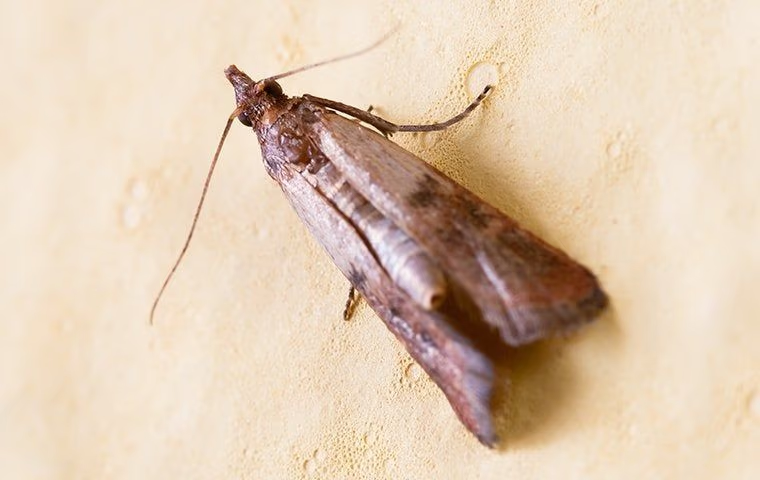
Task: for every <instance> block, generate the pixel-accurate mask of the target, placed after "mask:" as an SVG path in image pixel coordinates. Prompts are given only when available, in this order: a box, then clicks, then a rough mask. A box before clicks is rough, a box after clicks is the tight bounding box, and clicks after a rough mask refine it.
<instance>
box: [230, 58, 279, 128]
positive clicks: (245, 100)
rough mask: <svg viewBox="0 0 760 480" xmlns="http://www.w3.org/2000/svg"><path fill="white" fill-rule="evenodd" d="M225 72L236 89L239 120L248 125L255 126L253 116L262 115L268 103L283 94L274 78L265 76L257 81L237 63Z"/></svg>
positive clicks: (271, 102)
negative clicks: (239, 111)
mask: <svg viewBox="0 0 760 480" xmlns="http://www.w3.org/2000/svg"><path fill="white" fill-rule="evenodd" d="M224 74H225V76H226V77H227V80H229V81H230V83H231V84H232V87H233V88H234V89H235V101H236V102H237V105H238V107H240V108H241V113H240V115H238V120H240V123H242V124H243V125H245V126H247V127H251V126H253V121H252V118H251V117H255V116H258V115H260V114H261V112H262V111H263V110H264V109H265V108H266V107H267V106H268V105H271V104H273V103H274V102H275V100H276V99H277V98H278V97H281V96H282V87H280V84H279V83H277V82H276V81H274V80H272V79H269V78H265V79H263V80H260V81H258V82H256V81H254V80H253V79H252V78H251V77H249V76H248V75H246V74H245V73H243V72H242V71H240V70H239V69H238V68H237V67H236V66H235V65H230V66H229V67H227V69H226V70H225V71H224Z"/></svg>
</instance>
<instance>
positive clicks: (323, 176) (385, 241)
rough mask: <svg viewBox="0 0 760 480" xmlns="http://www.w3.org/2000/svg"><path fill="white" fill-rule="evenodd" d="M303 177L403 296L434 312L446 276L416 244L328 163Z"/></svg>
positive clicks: (444, 285)
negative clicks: (362, 242) (345, 221)
mask: <svg viewBox="0 0 760 480" xmlns="http://www.w3.org/2000/svg"><path fill="white" fill-rule="evenodd" d="M304 174H305V175H307V176H309V177H311V179H310V183H312V184H313V185H314V186H315V187H316V188H317V189H318V190H319V191H321V192H322V193H323V194H324V195H325V197H327V198H328V199H329V200H330V201H331V202H332V203H333V205H335V207H336V208H337V209H338V210H340V211H341V213H343V215H345V216H346V217H347V218H348V219H350V221H351V223H352V224H353V225H354V226H355V227H356V229H357V230H358V231H359V233H360V234H361V236H362V238H364V239H365V241H366V242H367V244H368V246H369V247H370V250H371V251H372V252H373V253H374V254H375V256H376V257H377V259H378V262H379V263H380V265H382V267H383V268H384V269H385V271H386V272H387V273H388V276H389V277H390V278H391V279H392V280H393V281H394V282H395V283H396V284H397V285H398V286H399V288H400V289H401V290H402V291H404V293H406V294H407V295H409V297H411V298H412V300H414V302H415V303H417V304H418V305H419V306H421V307H422V308H424V309H425V310H434V309H436V308H438V307H439V306H440V305H441V304H442V303H443V301H444V300H445V298H446V290H447V286H446V277H445V276H444V274H443V271H442V270H441V269H440V268H439V267H438V266H437V265H436V264H435V263H434V262H433V261H432V259H431V258H430V257H429V256H428V255H427V254H426V253H425V251H424V250H423V249H422V248H421V247H420V246H419V245H418V244H417V242H415V241H414V240H413V239H412V238H411V237H409V236H408V235H407V234H406V233H405V232H404V231H403V230H401V229H400V228H399V227H398V226H397V225H396V224H394V223H393V222H392V221H391V220H389V219H388V218H387V217H385V216H384V215H383V214H381V213H380V212H379V211H378V210H377V209H376V208H375V207H373V206H372V204H371V203H369V202H368V201H367V200H366V199H365V198H364V197H362V196H361V195H360V194H359V193H358V192H357V191H356V190H355V189H354V188H353V187H351V185H350V184H349V183H348V182H346V181H345V179H344V178H343V176H342V175H341V174H340V172H339V171H338V169H336V168H335V166H334V165H332V164H331V163H329V162H328V163H326V164H324V165H322V166H321V168H319V169H318V170H317V171H315V172H305V173H304Z"/></svg>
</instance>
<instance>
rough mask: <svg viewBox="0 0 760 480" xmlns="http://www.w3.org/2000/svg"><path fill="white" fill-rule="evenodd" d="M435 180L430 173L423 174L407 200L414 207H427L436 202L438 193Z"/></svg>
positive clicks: (438, 197) (438, 196)
mask: <svg viewBox="0 0 760 480" xmlns="http://www.w3.org/2000/svg"><path fill="white" fill-rule="evenodd" d="M437 186H438V184H437V182H436V181H435V179H434V178H433V177H431V176H430V175H423V177H422V179H421V180H420V181H418V182H417V185H416V187H417V188H416V189H415V190H414V192H412V193H411V194H410V195H409V197H408V201H409V204H410V205H411V206H412V207H414V208H429V207H432V206H433V205H435V204H436V203H438V201H439V200H440V193H439V192H438V190H437Z"/></svg>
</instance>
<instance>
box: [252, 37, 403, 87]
mask: <svg viewBox="0 0 760 480" xmlns="http://www.w3.org/2000/svg"><path fill="white" fill-rule="evenodd" d="M396 31H398V26H396V27H393V29H392V30H391V31H390V32H388V33H386V34H385V35H383V36H382V38H380V40H377V41H376V42H375V43H373V44H372V45H370V46H369V47H365V48H362V49H361V50H357V51H355V52H352V53H347V54H345V55H341V56H339V57H334V58H331V59H329V60H323V61H321V62H317V63H312V64H311V65H306V66H303V67H299V68H296V69H295V70H290V71H288V72H285V73H278V74H277V75H273V76H271V77H267V78H265V79H264V80H279V79H281V78H283V77H289V76H290V75H294V74H296V73H301V72H303V71H305V70H311V69H312V68H317V67H321V66H323V65H327V64H329V63H335V62H340V61H342V60H348V59H349V58H354V57H358V56H359V55H363V54H365V53H367V52H369V51H370V50H373V49H374V48H376V47H379V46H380V45H381V44H382V43H383V42H385V41H386V40H388V39H389V38H390V37H391V36H392V35H393V34H394V33H396ZM264 80H261V81H264Z"/></svg>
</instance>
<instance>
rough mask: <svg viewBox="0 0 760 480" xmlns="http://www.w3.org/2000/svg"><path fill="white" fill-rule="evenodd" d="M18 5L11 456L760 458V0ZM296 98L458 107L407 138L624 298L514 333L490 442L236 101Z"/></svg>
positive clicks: (378, 464) (339, 468) (423, 118)
mask: <svg viewBox="0 0 760 480" xmlns="http://www.w3.org/2000/svg"><path fill="white" fill-rule="evenodd" d="M219 3H220V2H211V1H200V2H181V1H171V2H156V1H151V2H146V1H135V2H115V1H97V2H96V1H78V2H77V1H73V2H54V1H38V2H33V3H22V2H9V1H5V2H3V3H2V5H1V6H0V45H2V47H0V48H2V50H3V55H2V62H3V63H2V75H0V95H2V98H1V99H0V100H1V101H0V105H1V106H2V113H0V122H2V124H1V125H0V145H1V146H2V149H1V151H2V156H1V157H0V221H1V222H2V223H1V225H2V235H0V265H2V272H3V274H2V275H1V276H0V305H2V307H3V313H2V316H0V469H2V471H0V476H1V477H2V478H5V479H53V478H56V479H58V478H93V479H94V478H98V479H101V478H118V479H122V478H140V479H144V478H157V479H158V478H161V479H166V478H204V479H206V478H246V479H247V478H251V479H254V478H255V479H259V478H306V477H308V478H330V479H340V478H373V479H375V478H392V479H399V478H410V479H412V478H413V479H420V478H443V479H446V478H482V479H503V478H520V479H531V478H536V479H552V478H578V479H609V478H704V479H714V478H758V477H757V475H760V459H759V458H760V457H758V456H757V454H758V451H759V448H758V447H760V434H759V433H758V432H759V431H760V371H759V370H758V366H759V365H760V348H758V344H759V343H758V342H760V318H758V315H759V313H760V294H759V291H758V286H759V285H760V221H759V220H760V219H759V218H758V216H759V214H760V210H759V208H760V193H758V191H759V189H760V158H758V154H759V153H760V108H759V107H760V25H759V24H760V3H758V2H756V1H754V0H744V1H741V0H736V1H732V2H691V1H676V2H662V1H651V0H650V1H640V2H615V1H605V0H598V1H592V0H589V1H585V0H581V1H573V2H562V1H556V2H550V1H542V0H533V1H530V0H525V1H510V2H486V1H479V2H469V1H452V2H423V1H418V2H397V3H388V2H385V3H377V2H355V1H349V0H343V1H340V0H336V1H322V2H309V1H290V2H252V1H237V2H225V3H226V4H225V5H223V6H220V5H219ZM397 24H398V25H400V27H401V28H400V30H399V31H398V33H397V34H396V35H395V36H393V37H392V38H391V39H390V40H389V41H388V42H387V43H386V44H385V45H383V46H382V47H381V48H379V49H377V50H376V51H374V52H372V53H369V54H367V55H365V56H363V57H361V58H359V59H355V60H352V61H350V62H345V63H341V64H336V65H332V66H330V67H326V68H323V69H320V70H315V71H312V72H308V73H304V74H303V75H300V76H297V77H294V78H290V79H287V80H286V81H283V86H284V88H285V89H286V91H288V92H291V93H292V94H300V93H304V92H308V93H313V94H316V95H320V96H324V97H329V98H333V99H336V100H341V101H344V102H346V103H350V104H353V105H357V106H360V107H364V106H367V105H369V104H372V105H375V106H376V107H377V108H378V110H379V112H380V113H381V114H382V115H384V116H386V117H388V118H389V119H393V120H398V121H402V122H409V123H413V122H417V123H421V122H427V121H431V120H435V119H440V118H443V117H446V116H447V115H450V114H452V113H454V112H456V111H457V110H459V109H460V108H462V106H463V105H465V104H466V102H467V101H468V99H469V98H471V95H472V94H471V92H472V91H476V90H478V89H479V88H480V87H481V86H482V85H484V84H485V83H486V82H495V84H496V90H495V92H494V93H493V95H492V96H491V97H490V98H489V99H488V101H487V102H486V104H485V105H484V107H483V108H482V109H481V110H480V111H479V112H477V113H476V114H475V115H473V117H472V118H470V119H468V120H467V121H466V122H463V123H462V124H460V125H458V126H456V127H455V128H452V129H450V130H449V131H446V132H443V133H440V134H433V135H428V136H414V135H397V136H396V137H395V138H394V139H395V141H397V142H399V143H400V144H402V145H404V146H405V147H407V148H408V149H410V150H411V151H413V152H415V153H418V154H419V155H420V156H422V157H423V158H425V159H426V160H428V161H430V162H431V163H433V164H435V165H436V166H438V167H439V168H441V169H443V170H444V171H446V172H447V173H449V174H450V175H451V176H452V177H454V178H455V179H457V180H458V181H460V182H461V183H462V184H464V185H466V186H468V187H469V188H471V189H473V190H474V191H475V192H477V193H478V194H480V195H481V196H483V197H484V198H486V199H488V200H489V201H490V202H492V203H494V204H495V205H496V206H498V207H499V208H500V209H502V210H503V211H504V212H506V213H508V214H510V215H512V216H513V217H515V218H516V219H518V220H519V221H521V222H522V223H523V224H524V225H525V226H527V227H529V228H530V229H532V230H534V231H535V232H536V233H538V234H539V235H541V236H542V237H544V238H546V239H547V240H549V241H550V242H552V243H554V244H556V245H559V246H561V247H562V248H564V249H566V250H567V251H568V252H569V253H571V254H572V255H573V256H575V257H576V258H578V259H579V260H581V261H583V262H584V263H586V264H587V265H588V266H589V267H591V268H592V269H593V270H594V271H596V272H597V273H598V274H599V276H600V278H601V280H602V282H603V284H604V286H605V288H606V290H607V291H608V292H609V294H610V297H611V299H612V304H613V308H612V309H611V310H610V311H609V313H608V314H606V315H605V316H604V317H602V319H601V320H600V321H599V322H597V323H596V324H595V325H593V326H591V327H590V328H587V329H585V330H583V331H582V332H580V334H578V335H576V336H574V337H572V338H571V339H569V340H567V341H552V342H548V343H545V344H542V345H539V346H536V347H532V348H529V349H527V350H525V351H522V352H518V353H515V354H513V355H510V361H509V362H508V364H507V365H503V366H502V367H503V368H501V369H500V370H501V372H500V382H502V383H505V382H506V381H507V378H508V377H509V378H510V379H511V382H512V383H511V389H510V390H509V393H508V394H507V395H506V396H504V392H505V391H506V390H507V389H506V386H502V387H500V392H501V394H500V398H499V399H498V401H497V405H496V406H495V411H494V415H495V417H496V421H497V424H498V429H499V433H500V435H501V436H502V438H503V442H502V445H501V447H500V449H499V450H497V451H489V450H487V449H485V448H484V447H482V446H481V445H479V444H478V443H477V442H476V441H475V440H474V439H473V438H471V437H470V436H469V435H468V434H467V432H466V431H465V430H464V428H463V427H462V426H461V425H460V424H459V422H458V421H457V420H456V417H455V416H454V414H453V412H452V411H451V409H450V407H449V405H448V404H447V402H446V400H445V399H444V397H443V396H442V394H441V393H440V392H439V390H438V389H437V388H436V387H435V385H434V384H433V383H432V382H431V381H429V380H428V379H427V378H426V377H425V375H424V374H421V372H420V371H419V369H418V367H416V366H415V365H413V364H412V362H411V360H410V358H409V357H408V355H407V354H406V353H405V351H404V350H403V348H402V347H401V346H400V345H399V344H398V343H397V342H396V341H395V339H394V338H393V337H392V335H391V334H390V333H388V331H387V330H386V329H385V327H384V326H383V324H382V322H381V321H380V320H379V319H378V318H377V317H376V316H375V315H374V314H373V313H372V312H371V311H369V309H368V308H367V307H366V306H363V307H361V308H360V310H359V312H358V315H357V316H356V318H355V319H354V320H353V321H352V322H349V323H345V322H343V321H342V320H341V318H340V312H341V309H342V306H343V302H344V300H345V295H346V290H347V282H346V280H345V279H343V278H342V277H341V276H340V274H339V273H338V272H337V270H336V269H335V267H333V266H332V265H331V263H330V262H329V260H328V259H327V258H326V256H325V255H324V254H323V253H322V251H321V250H320V248H319V247H318V245H316V244H315V242H314V240H312V239H311V238H310V237H309V236H308V234H307V233H306V231H305V229H304V227H303V226H302V225H301V223H300V222H299V220H298V218H297V217H296V215H295V214H294V213H293V212H292V211H291V210H290V208H289V206H288V205H287V203H286V201H285V200H284V198H283V197H282V195H281V194H280V192H279V190H278V187H277V186H276V185H275V184H273V182H272V181H270V179H269V178H268V177H267V176H266V174H265V173H264V170H263V168H262V167H261V165H260V154H259V152H258V146H257V142H256V140H255V138H254V136H253V135H252V134H251V133H250V131H247V130H245V129H244V128H242V127H241V126H240V125H236V126H235V127H234V129H233V131H232V134H231V136H230V139H229V141H228V143H227V146H226V147H225V151H224V153H223V156H222V162H221V165H220V167H219V170H218V173H217V175H216V177H215V178H214V181H213V183H212V187H211V192H210V196H209V198H208V202H207V206H206V209H205V211H204V213H203V216H202V218H201V223H200V227H199V230H198V231H197V234H196V237H195V243H194V244H193V246H192V248H191V250H190V254H189V256H188V257H187V261H186V262H185V263H184V265H183V266H182V267H181V269H180V270H179V274H178V276H177V277H176V281H175V282H174V283H173V284H172V285H171V287H170V288H169V290H168V291H167V294H166V297H165V298H164V302H163V304H162V305H161V306H160V309H159V311H158V318H157V324H156V325H155V326H154V327H153V328H150V327H149V326H148V325H147V313H148V308H149V306H150V303H151V301H152V299H153V296H154V295H155V293H156V290H157V289H158V287H159V285H160V281H161V280H162V277H163V275H164V274H165V273H166V271H167V269H168V267H169V266H170V264H171V262H172V261H173V260H174V258H175V255H176V254H177V251H178V248H179V247H180V245H181V242H182V240H183V238H184V235H185V233H186V229H187V227H188V225H189V222H190V219H191V215H192V211H193V208H194V206H195V202H196V200H197V197H198V194H199V191H200V187H201V183H202V180H203V176H204V175H205V171H206V168H207V166H208V162H209V160H210V156H211V154H212V152H213V149H214V147H215V144H216V141H217V138H218V135H219V133H220V131H221V128H222V126H223V122H224V120H225V118H226V116H227V115H228V114H229V113H230V111H231V110H232V108H233V106H234V102H233V98H232V92H231V89H230V87H229V85H228V84H227V82H226V80H225V79H224V77H223V75H222V70H223V69H224V67H226V66H227V65H228V64H230V63H233V62H234V63H236V64H237V65H238V66H240V67H241V68H243V69H244V70H246V71H248V72H249V73H250V74H252V75H253V76H254V77H262V76H266V75H270V74H274V73H276V72H279V71H282V70H285V69H289V68H293V67H296V66H300V65H302V64H304V63H308V62H312V61H316V60H321V59H324V58H326V57H330V56H334V55H337V54H341V53H345V52H347V51H350V50H352V49H355V48H357V47H361V46H364V45H367V44H369V43H371V42H372V41H374V40H375V39H377V38H378V37H380V36H381V35H382V34H383V33H385V32H386V31H388V30H389V29H390V28H392V27H393V26H394V25H397Z"/></svg>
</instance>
